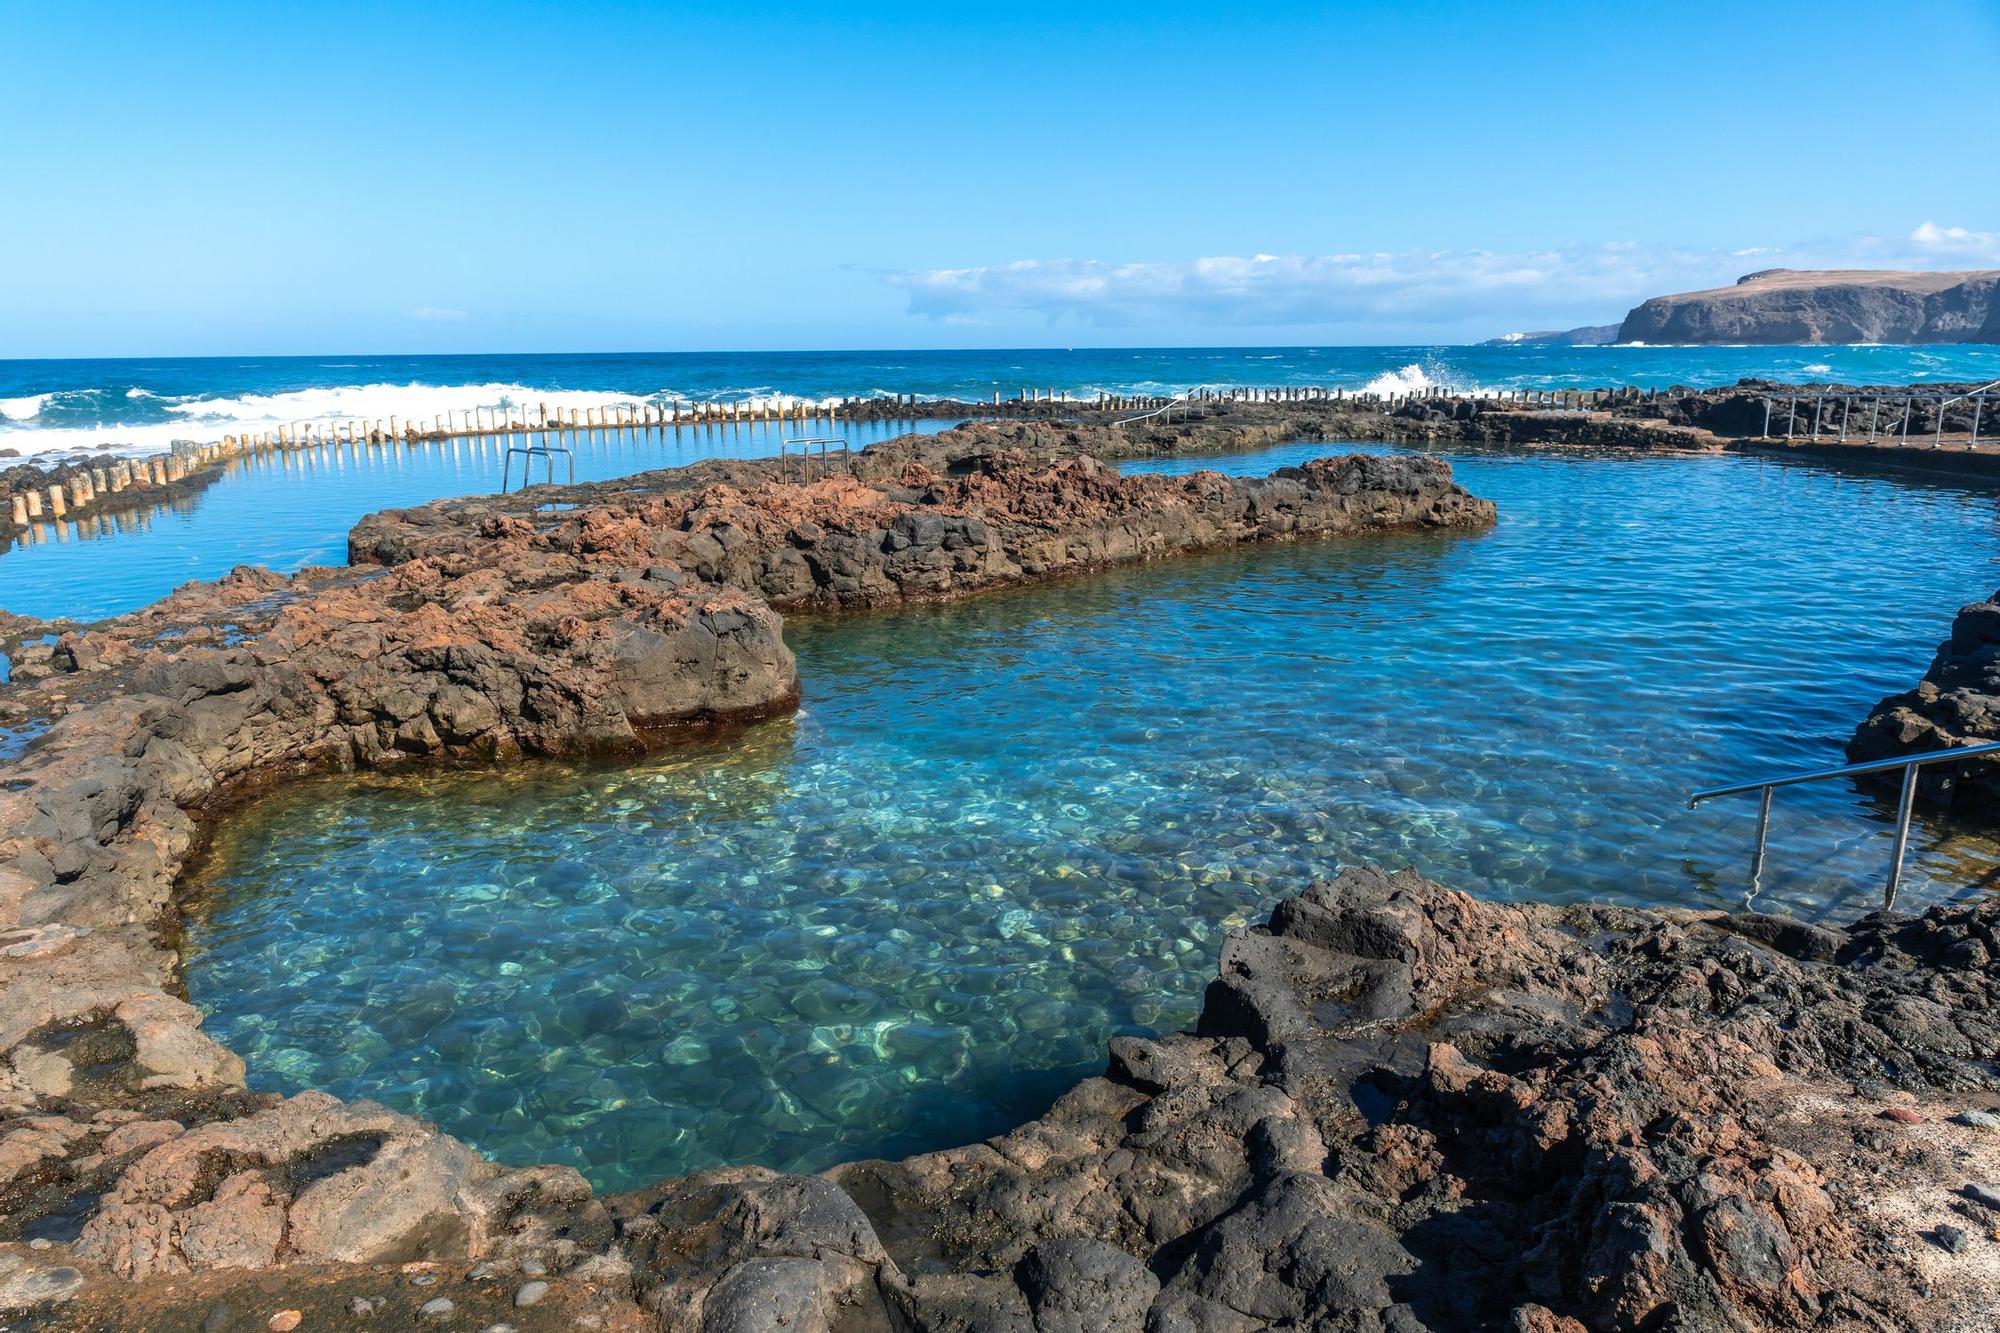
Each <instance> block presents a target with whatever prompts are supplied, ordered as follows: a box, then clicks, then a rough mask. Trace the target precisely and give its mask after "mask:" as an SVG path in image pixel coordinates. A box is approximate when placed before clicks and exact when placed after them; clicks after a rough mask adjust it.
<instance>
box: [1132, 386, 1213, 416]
mask: <svg viewBox="0 0 2000 1333" xmlns="http://www.w3.org/2000/svg"><path fill="white" fill-rule="evenodd" d="M1214 387H1215V386H1214V385H1212V384H1197V385H1195V386H1194V387H1193V388H1192V389H1189V390H1188V391H1187V392H1185V393H1180V394H1176V395H1174V396H1173V397H1172V398H1169V399H1167V401H1166V403H1165V405H1163V406H1160V407H1156V408H1154V409H1153V410H1152V411H1150V412H1141V413H1140V414H1139V415H1138V416H1136V417H1125V418H1123V419H1121V420H1118V421H1114V422H1112V423H1111V424H1112V425H1114V426H1129V425H1131V424H1132V423H1133V422H1135V421H1150V420H1152V419H1153V418H1154V417H1156V416H1158V415H1160V413H1162V412H1172V411H1173V410H1174V407H1175V405H1176V404H1178V405H1180V406H1183V407H1185V406H1187V405H1188V404H1190V403H1192V402H1193V401H1194V396H1195V395H1196V394H1198V393H1201V392H1202V391H1203V390H1206V389H1212V388H1214Z"/></svg>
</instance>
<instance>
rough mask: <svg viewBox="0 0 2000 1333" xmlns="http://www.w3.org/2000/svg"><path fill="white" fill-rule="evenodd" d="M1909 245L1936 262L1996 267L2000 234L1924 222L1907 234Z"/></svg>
mask: <svg viewBox="0 0 2000 1333" xmlns="http://www.w3.org/2000/svg"><path fill="white" fill-rule="evenodd" d="M1910 244H1911V245H1913V246H1915V247H1916V248H1917V249H1918V250H1920V251H1926V252H1930V253H1934V254H1936V255H1937V256H1939V257H1940V258H1943V257H1946V256H1949V257H1952V258H1954V259H1956V260H1961V261H1971V262H1974V263H1985V264H1993V263H2000V233H1996V232H1990V231H1967V230H1966V229H1965V228H1963V227H1940V226H1938V224H1937V223H1935V222H1929V221H1926V222H1923V223H1920V224H1918V226H1917V229H1916V230H1915V231H1913V232H1911V233H1910Z"/></svg>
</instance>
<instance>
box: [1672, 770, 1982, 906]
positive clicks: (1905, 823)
mask: <svg viewBox="0 0 2000 1333" xmlns="http://www.w3.org/2000/svg"><path fill="white" fill-rule="evenodd" d="M1990 755H2000V741H1996V742H1991V743H1988V744H1985V745H1965V746H1960V747H1959V748H1957V749H1952V750H1926V751H1924V752H1923V753H1922V754H1909V755H1903V756H1901V757H1899V758H1895V759H1874V760H1870V761H1869V762H1867V763H1865V764H1845V765H1842V766H1841V767H1839V768H1815V769H1809V770H1806V771H1804V772H1799V773H1784V774H1780V775H1779V776H1777V777H1770V778H1758V779H1757V780H1755V781H1753V782H1732V783H1730V784H1729V785H1728V786H1725V787H1704V788H1703V789H1702V790H1700V791H1698V792H1695V793H1693V794H1691V795H1690V796H1689V797H1688V809H1690V810H1692V809H1694V808H1695V807H1696V806H1697V805H1700V804H1701V803H1702V802H1703V801H1707V800H1713V799H1714V798H1715V797H1717V796H1736V795H1739V794H1741V793H1743V792H1748V791H1754V792H1757V793H1760V800H1759V802H1758V808H1757V846H1756V849H1755V850H1754V851H1752V852H1751V853H1750V891H1751V893H1753V894H1754V893H1755V892H1756V891H1757V882H1758V880H1759V879H1761V878H1762V877H1763V874H1764V843H1765V839H1766V837H1767V835H1768V834H1769V833H1770V831H1771V793H1772V792H1773V791H1775V790H1777V789H1778V788H1779V787H1794V786H1797V785H1798V784H1799V783H1802V782H1821V781H1824V780H1826V779H1828V778H1854V777H1862V776H1864V775H1866V774H1869V773H1892V772H1895V771H1896V770H1897V769H1901V770H1902V773H1903V789H1902V792H1901V794H1900V795H1899V796H1898V797H1897V799H1896V840H1895V844H1894V847H1893V849H1892V850H1891V851H1890V853H1889V882H1888V883H1887V884H1886V885H1884V886H1883V889H1882V907H1883V910H1885V911H1886V910H1887V909H1889V908H1891V907H1894V906H1895V905H1896V888H1897V886H1898V885H1900V884H1901V883H1902V882H1903V853H1904V852H1905V851H1906V850H1907V849H1908V847H1909V845H1910V815H1911V812H1912V810H1913V808H1914V807H1915V804H1916V799H1917V770H1918V769H1920V768H1922V767H1923V766H1924V765H1926V764H1941V763H1950V762H1952V761H1954V760H1960V759H1979V758H1982V757H1986V756H1990ZM1946 781H1947V782H1948V781H1950V779H1948V778H1947V779H1946Z"/></svg>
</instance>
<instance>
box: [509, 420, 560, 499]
mask: <svg viewBox="0 0 2000 1333" xmlns="http://www.w3.org/2000/svg"><path fill="white" fill-rule="evenodd" d="M528 434H530V435H532V434H533V432H528ZM549 434H550V432H549V430H548V428H546V427H544V428H543V430H542V432H541V436H542V442H541V443H540V444H513V443H511V442H510V443H509V444H508V446H507V452H506V453H505V454H503V455H501V458H500V494H502V495H505V494H506V493H507V487H508V483H509V482H510V481H511V480H512V478H513V472H514V455H515V454H519V455H521V488H522V489H523V490H526V489H527V488H528V487H529V486H531V485H533V484H534V483H533V481H532V480H531V478H532V476H533V473H532V471H531V469H533V467H534V465H535V460H536V459H537V458H540V459H542V460H543V461H544V462H546V463H547V464H548V465H549V485H551V486H553V485H555V483H556V455H557V454H561V455H562V456H563V457H564V458H565V459H567V460H568V462H569V484H570V485H572V486H574V485H576V455H575V454H574V453H573V452H571V450H570V448H569V446H567V445H564V444H551V443H549ZM556 438H557V439H558V440H560V439H561V438H562V436H561V434H560V432H558V433H557V435H556Z"/></svg>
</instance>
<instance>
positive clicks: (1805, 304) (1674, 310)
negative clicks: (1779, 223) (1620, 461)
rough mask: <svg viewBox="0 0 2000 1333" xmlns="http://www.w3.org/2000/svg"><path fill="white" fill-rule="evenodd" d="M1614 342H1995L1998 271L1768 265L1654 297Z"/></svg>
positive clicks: (1999, 326)
mask: <svg viewBox="0 0 2000 1333" xmlns="http://www.w3.org/2000/svg"><path fill="white" fill-rule="evenodd" d="M1617 341H1619V342H1621V343H1627V342H1651V343H1854V342H1884V343H1956V342H2000V271H1985V272H1970V273H1903V272H1890V271H1877V270H1869V269H1829V270H1825V271H1820V272H1807V271H1801V270H1797V269H1788V268H1774V269H1766V270H1765V271H1763V272H1761V273H1751V274H1746V275H1745V276H1744V277H1741V278H1738V279H1737V280H1736V285H1735V286H1733V287H1717V288H1713V289H1711V290H1708V291H1700V292H1682V293H1679V294H1678V295H1674V296H1656V297H1654V298H1653V299H1651V300H1650V301H1646V302H1644V303H1642V304H1640V305H1638V306H1636V307H1634V308H1633V310H1632V312H1631V313H1630V314H1628V315H1626V316H1625V322H1624V323H1623V324H1621V325H1620V326H1619V329H1618V337H1617Z"/></svg>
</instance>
